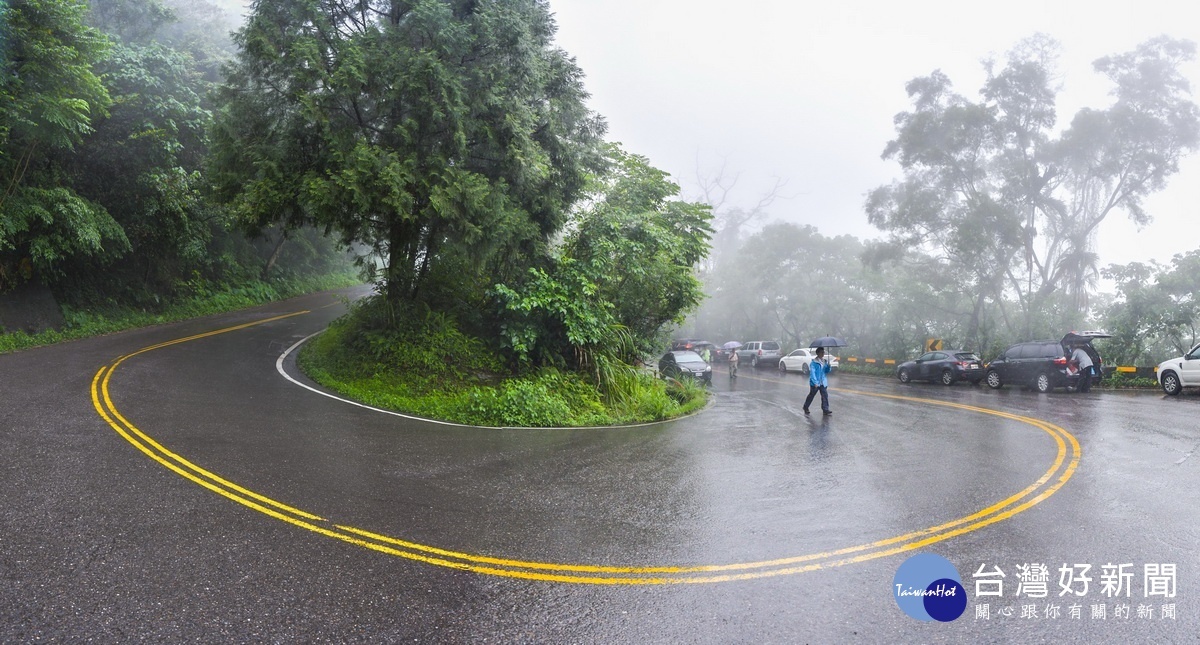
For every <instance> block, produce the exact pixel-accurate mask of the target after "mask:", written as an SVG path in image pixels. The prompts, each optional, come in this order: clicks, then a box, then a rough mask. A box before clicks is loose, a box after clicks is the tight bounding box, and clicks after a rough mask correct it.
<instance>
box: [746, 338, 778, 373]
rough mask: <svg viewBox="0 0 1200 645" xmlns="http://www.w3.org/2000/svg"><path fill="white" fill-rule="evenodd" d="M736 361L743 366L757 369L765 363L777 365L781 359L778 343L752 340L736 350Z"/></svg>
mask: <svg viewBox="0 0 1200 645" xmlns="http://www.w3.org/2000/svg"><path fill="white" fill-rule="evenodd" d="M737 353H738V361H739V362H741V363H742V364H743V365H749V366H750V367H758V366H759V365H762V364H765V363H778V362H779V359H780V358H782V357H783V352H782V351H781V350H780V347H779V342H778V341H774V340H752V341H750V342H748V343H746V344H745V345H742V346H741V348H740V349H738V350H737Z"/></svg>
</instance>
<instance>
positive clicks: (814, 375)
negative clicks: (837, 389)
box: [804, 347, 833, 415]
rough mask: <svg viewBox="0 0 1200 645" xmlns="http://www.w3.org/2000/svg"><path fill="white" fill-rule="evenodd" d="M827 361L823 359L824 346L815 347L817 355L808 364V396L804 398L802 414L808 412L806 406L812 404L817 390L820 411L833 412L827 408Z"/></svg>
mask: <svg viewBox="0 0 1200 645" xmlns="http://www.w3.org/2000/svg"><path fill="white" fill-rule="evenodd" d="M827 374H829V362H828V361H826V360H825V348H824V347H818V348H817V356H816V358H814V359H812V362H810V363H809V364H808V398H807V399H804V414H808V406H810V405H812V402H813V398H814V397H816V396H817V392H820V393H821V411H822V412H824V413H825V414H827V415H829V414H833V410H830V409H829V379H828V378H826V375H827Z"/></svg>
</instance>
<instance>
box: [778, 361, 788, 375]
mask: <svg viewBox="0 0 1200 645" xmlns="http://www.w3.org/2000/svg"><path fill="white" fill-rule="evenodd" d="M779 373H780V374H787V365H785V364H784V362H783V359H780V361H779Z"/></svg>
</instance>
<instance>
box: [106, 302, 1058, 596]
mask: <svg viewBox="0 0 1200 645" xmlns="http://www.w3.org/2000/svg"><path fill="white" fill-rule="evenodd" d="M307 313H309V312H308V311H297V312H293V313H290V314H284V315H281V316H275V317H272V318H266V319H262V320H256V321H253V322H249V323H245V324H242V325H237V326H233V327H226V328H224V329H218V330H215V331H210V332H206V333H203V334H196V335H194V336H188V337H186V338H179V339H176V340H171V341H168V342H164V343H159V344H157V345H151V346H149V347H144V348H142V349H139V350H137V351H135V352H133V353H130V354H126V355H124V356H121V357H119V358H117V359H116V360H114V361H113V362H112V363H110V364H108V365H105V366H104V367H101V368H100V369H99V370H98V371H97V372H96V375H95V377H93V379H92V385H91V396H92V404H93V405H94V406H95V408H96V412H97V413H98V414H99V415H100V417H101V418H103V419H104V420H105V421H106V422H107V423H108V425H109V426H111V427H112V429H113V430H115V431H116V432H117V434H118V435H120V436H121V437H122V438H123V439H125V440H126V441H128V442H129V443H130V444H132V445H133V446H134V447H136V448H137V449H138V450H140V451H141V452H142V453H143V454H145V455H146V456H148V457H150V458H151V459H153V460H154V461H156V462H158V463H159V464H161V465H162V466H164V467H165V468H167V469H168V470H170V471H172V472H174V473H175V474H177V475H179V476H180V477H183V478H184V479H187V480H188V481H191V482H193V483H195V484H198V485H200V486H203V487H204V488H206V489H208V490H210V491H212V492H214V493H216V494H218V495H221V496H222V497H225V498H226V499H229V500H231V501H234V502H237V503H238V504H241V505H242V506H245V507H247V508H250V509H253V510H255V511H258V512H259V513H262V514H264V515H267V516H269V517H272V518H275V519H277V520H281V521H284V522H287V523H289V524H291V525H293V526H297V527H300V528H303V529H306V530H308V531H312V532H314V533H318V534H320V535H324V536H327V537H331V538H335V539H338V540H341V541H343V542H347V543H350V544H354V545H356V546H360V547H364V548H367V549H371V550H373V551H377V552H380V553H386V554H388V555H392V556H397V557H401V558H406V559H409V560H414V561H417V562H423V563H426V564H432V565H436V566H441V567H448V568H451V569H459V570H463V571H472V572H475V573H481V574H487V575H495V576H504V577H509V578H522V579H526V580H540V581H551V582H567V583H582V584H600V585H649V584H697V583H714V582H728V581H734V580H751V579H756V578H768V577H775V576H783V575H791V574H796V573H803V572H806V571H814V570H818V569H828V568H833V567H839V566H843V565H846V564H851V563H855V562H863V561H866V560H872V559H875V558H882V557H887V556H890V555H894V554H898V553H903V552H906V551H912V550H915V549H920V548H923V547H926V546H928V545H931V544H934V543H937V542H941V541H943V540H948V539H950V538H952V537H955V536H958V535H962V534H964V533H969V532H971V531H976V530H979V529H981V528H983V527H985V526H989V525H991V524H995V523H996V522H1000V521H1002V520H1005V519H1008V518H1010V517H1012V516H1013V515H1016V514H1017V513H1020V512H1022V511H1025V510H1027V509H1029V508H1031V507H1032V506H1034V505H1035V504H1038V503H1039V502H1041V501H1043V500H1045V499H1046V498H1047V497H1049V496H1050V495H1052V494H1054V492H1055V491H1057V490H1058V489H1059V488H1061V487H1062V486H1063V484H1065V483H1066V482H1067V480H1068V479H1070V478H1071V475H1072V474H1073V473H1074V472H1075V469H1076V468H1077V467H1078V465H1079V456H1080V448H1079V442H1078V441H1076V439H1075V437H1074V436H1072V435H1071V434H1070V433H1069V432H1067V431H1066V430H1064V429H1062V428H1060V427H1058V426H1056V425H1053V424H1051V423H1047V422H1045V421H1041V420H1039V419H1034V418H1031V417H1024V416H1020V415H1015V414H1010V413H1007V412H1000V411H997V410H991V409H988V408H981V407H976V406H970V405H963V404H960V403H951V402H945V401H936V400H930V399H919V398H914V397H906V396H897V395H889V394H877V393H870V392H854V393H855V394H860V395H863V396H874V397H881V398H888V399H895V400H902V401H909V402H917V403H922V404H930V405H938V406H944V407H949V408H955V409H959V410H963V411H968V412H976V413H980V414H990V415H993V416H998V417H1002V418H1006V419H1010V420H1013V421H1017V422H1021V423H1025V424H1028V425H1032V426H1034V427H1035V428H1038V429H1040V430H1042V431H1044V432H1046V433H1047V434H1049V435H1050V436H1051V437H1053V438H1054V440H1055V442H1056V445H1057V447H1058V453H1057V456H1056V458H1055V460H1054V463H1053V465H1052V466H1051V467H1050V468H1049V469H1048V470H1047V471H1046V472H1045V473H1044V474H1043V475H1042V476H1041V477H1040V478H1039V479H1038V480H1037V481H1035V482H1034V483H1032V484H1030V485H1029V486H1028V487H1026V488H1025V489H1024V490H1022V491H1021V492H1019V493H1017V494H1015V495H1012V496H1011V497H1009V498H1007V499H1005V500H1002V501H1000V502H998V503H996V504H993V505H991V506H989V507H987V508H985V509H982V510H980V511H978V512H976V513H972V514H971V515H968V516H966V517H962V518H959V519H956V520H953V521H950V522H946V523H944V524H939V525H937V526H933V527H930V528H927V529H921V530H918V531H913V532H911V533H906V534H904V535H900V536H896V537H893V538H888V539H885V540H879V541H876V542H871V543H869V544H862V545H858V546H852V547H847V548H844V549H838V550H835V551H825V552H822V553H813V554H809V555H800V556H794V557H786V558H778V559H773V560H762V561H757V562H741V563H732V564H716V565H694V566H607V565H589V564H558V563H551V562H537V561H527V560H515V559H508V558H497V557H492V556H487V555H477V554H471V553H463V552H458V551H451V550H448V549H441V548H438V547H434V546H429V545H425V544H418V543H415V542H410V541H406V540H402V539H398V538H395V537H390V536H387V535H382V534H379V533H375V532H372V531H367V530H363V529H360V528H355V527H352V526H346V525H342V524H337V523H335V522H333V521H331V520H327V519H325V518H323V517H321V516H319V515H317V514H314V513H310V512H307V511H304V510H301V509H298V508H295V507H293V506H290V505H288V504H285V503H283V502H279V501H277V500H274V499H271V498H270V497H267V496H265V495H261V494H259V493H256V492H254V491H252V490H249V489H247V488H245V487H243V486H240V485H238V484H236V483H234V482H231V481H228V480H226V479H224V478H223V477H221V476H220V475H217V474H216V473H213V472H211V471H209V470H207V469H205V468H202V467H201V466H199V465H197V464H194V463H192V462H191V461H189V460H188V459H186V458H185V457H183V456H181V455H179V454H176V453H174V452H172V451H171V450H169V449H168V448H167V447H166V446H163V445H162V444H161V443H159V442H158V441H156V440H154V438H153V437H151V436H149V435H147V434H146V433H145V432H143V431H142V430H140V429H139V428H138V427H137V426H135V425H134V424H133V423H131V422H130V421H129V420H128V419H126V418H125V417H124V416H123V415H122V414H121V413H120V411H118V409H117V406H116V405H115V404H114V403H113V400H112V396H111V394H110V392H109V384H110V382H111V380H112V377H113V374H114V373H115V372H116V371H117V368H118V367H120V366H121V364H122V363H124V362H125V361H126V360H128V359H130V358H133V357H135V356H138V355H140V354H144V353H146V352H150V351H153V350H156V349H162V348H164V347H170V346H173V345H178V344H180V343H186V342H190V341H194V340H199V339H202V338H209V337H211V336H216V335H219V334H225V333H229V332H234V331H238V330H242V329H246V328H249V327H254V326H256V325H262V324H266V323H270V322H275V321H279V320H284V319H287V318H291V317H293V316H300V315H303V314H307ZM842 391H843V392H848V390H842Z"/></svg>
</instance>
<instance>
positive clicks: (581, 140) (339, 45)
mask: <svg viewBox="0 0 1200 645" xmlns="http://www.w3.org/2000/svg"><path fill="white" fill-rule="evenodd" d="M554 33H555V25H554V21H553V18H552V15H551V13H550V10H549V6H548V4H547V2H545V0H516V1H511V2H478V1H476V0H415V1H404V0H363V1H361V2H354V3H345V2H340V1H336V0H299V1H297V0H261V1H259V2H256V3H255V4H254V12H253V14H252V15H251V16H250V19H249V24H248V25H247V26H246V27H245V28H244V29H243V30H242V31H240V32H239V33H238V34H237V36H236V42H237V45H238V47H239V48H240V52H239V55H238V58H237V61H236V63H235V64H233V65H232V66H231V67H230V68H229V78H228V82H227V84H226V86H225V87H224V89H223V91H222V93H221V108H220V112H219V114H218V125H217V127H216V129H215V134H214V142H213V145H214V152H215V154H214V164H213V169H214V173H213V179H214V181H215V183H216V184H217V186H218V188H219V190H220V194H221V195H222V196H223V198H224V199H227V200H229V201H230V202H231V203H232V205H233V208H234V209H235V212H236V214H237V216H238V217H239V218H240V219H241V221H242V222H244V223H245V224H246V225H247V227H248V228H250V229H251V230H262V229H264V228H266V227H269V226H272V225H279V224H283V225H285V226H286V227H293V226H296V225H298V224H301V223H306V222H313V223H316V224H318V225H320V226H322V227H325V228H326V229H327V230H331V231H336V232H338V233H339V234H340V235H341V236H342V239H343V240H344V241H345V242H347V243H355V242H358V243H362V244H365V245H366V246H367V247H369V248H370V249H371V250H372V251H373V252H374V254H376V255H377V256H378V257H380V258H381V259H382V263H383V267H384V269H383V275H382V276H381V280H380V281H381V283H382V286H383V293H384V294H385V296H386V298H387V299H388V300H389V301H390V302H392V303H393V304H395V303H399V302H402V301H417V300H425V301H434V302H437V301H438V300H439V299H451V300H454V299H458V300H467V301H472V300H473V299H474V300H476V301H482V299H483V298H484V297H485V294H486V293H487V292H488V289H490V287H491V285H492V284H494V283H495V282H497V281H503V280H505V279H508V278H509V277H511V276H513V275H517V274H522V273H523V272H524V271H525V269H526V268H528V267H530V266H533V265H535V264H536V263H538V262H540V261H542V260H543V258H544V257H545V256H546V254H547V251H548V244H549V242H550V241H551V239H552V238H553V237H554V236H555V235H556V234H558V233H559V231H560V230H561V229H562V226H563V224H564V223H565V221H566V217H567V213H568V210H569V208H570V207H571V206H572V204H574V202H575V201H576V200H577V199H578V198H579V196H580V195H581V194H582V192H583V190H584V187H585V184H586V180H587V177H588V173H589V171H591V170H593V169H594V168H596V167H598V166H599V162H600V152H599V143H600V137H601V135H602V133H603V130H604V127H603V122H602V121H601V120H600V119H599V118H598V117H597V116H596V115H594V114H593V113H591V112H590V111H589V110H588V109H587V108H586V106H585V104H584V100H585V98H586V96H587V95H586V93H585V91H584V89H583V85H582V73H581V72H580V70H579V68H578V67H577V66H576V65H575V63H574V61H573V59H571V58H570V57H569V56H568V55H567V54H566V53H565V52H563V51H562V50H561V49H558V48H556V47H555V46H554V45H553V37H554Z"/></svg>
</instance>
